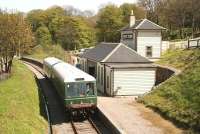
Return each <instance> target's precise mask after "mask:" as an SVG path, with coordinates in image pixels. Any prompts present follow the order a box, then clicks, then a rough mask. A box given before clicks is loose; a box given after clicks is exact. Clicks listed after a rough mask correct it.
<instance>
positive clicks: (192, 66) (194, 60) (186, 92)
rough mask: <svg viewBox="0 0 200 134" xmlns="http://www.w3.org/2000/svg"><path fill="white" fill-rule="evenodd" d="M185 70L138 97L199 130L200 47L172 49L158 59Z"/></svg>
mask: <svg viewBox="0 0 200 134" xmlns="http://www.w3.org/2000/svg"><path fill="white" fill-rule="evenodd" d="M158 63H159V64H162V65H168V66H172V67H176V68H178V69H181V70H182V73H181V74H179V75H178V76H174V77H172V78H170V79H169V80H167V81H166V82H165V83H163V84H162V85H161V86H159V87H158V88H156V89H154V90H153V91H152V92H151V93H149V94H147V95H145V96H143V97H141V98H139V101H140V102H143V103H144V104H145V105H146V106H148V107H151V108H153V109H155V110H158V111H159V112H161V114H163V115H164V116H165V117H167V118H169V119H171V120H173V121H175V122H176V123H178V124H179V125H181V126H183V127H187V128H191V129H193V130H194V129H195V130H198V129H200V50H198V49H195V50H173V51H169V52H167V53H166V54H165V55H164V56H163V57H162V59H161V60H160V61H159V62H158Z"/></svg>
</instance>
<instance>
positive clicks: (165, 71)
mask: <svg viewBox="0 0 200 134" xmlns="http://www.w3.org/2000/svg"><path fill="white" fill-rule="evenodd" d="M174 73H175V72H174V71H173V70H171V69H169V68H165V67H160V66H158V67H157V70H156V83H155V86H157V85H159V84H160V83H162V82H164V81H166V80H167V79H169V78H170V77H171V76H172V75H173V74H174Z"/></svg>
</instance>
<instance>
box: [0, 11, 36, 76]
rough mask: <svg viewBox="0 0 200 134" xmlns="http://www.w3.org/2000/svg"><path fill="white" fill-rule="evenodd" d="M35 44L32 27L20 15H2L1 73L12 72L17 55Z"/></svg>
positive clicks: (0, 35)
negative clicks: (14, 58) (13, 61)
mask: <svg viewBox="0 0 200 134" xmlns="http://www.w3.org/2000/svg"><path fill="white" fill-rule="evenodd" d="M32 44H33V35H32V32H31V27H30V26H29V25H28V24H27V22H26V21H25V20H24V17H23V16H22V15H21V14H19V13H7V12H3V13H2V14H0V63H1V71H3V72H6V73H9V72H11V66H12V60H13V57H14V55H15V54H18V55H21V53H23V52H25V51H27V50H28V49H29V48H30V46H31V45H32Z"/></svg>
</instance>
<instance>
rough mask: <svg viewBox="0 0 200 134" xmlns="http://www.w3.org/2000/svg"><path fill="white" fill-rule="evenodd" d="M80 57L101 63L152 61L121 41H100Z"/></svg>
mask: <svg viewBox="0 0 200 134" xmlns="http://www.w3.org/2000/svg"><path fill="white" fill-rule="evenodd" d="M80 57H83V58H87V59H90V60H93V61H96V62H102V63H152V62H151V61H149V60H148V59H147V58H145V57H143V56H141V55H139V54H138V53H137V52H136V51H134V50H133V49H131V48H129V47H127V46H126V45H124V44H122V43H101V44H99V45H97V46H96V47H95V48H93V49H91V50H89V51H87V52H85V53H83V54H82V55H81V56H80Z"/></svg>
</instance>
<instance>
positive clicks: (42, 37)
mask: <svg viewBox="0 0 200 134" xmlns="http://www.w3.org/2000/svg"><path fill="white" fill-rule="evenodd" d="M35 37H36V41H37V44H38V45H43V46H45V45H50V44H51V43H52V40H51V34H50V32H49V29H48V28H47V27H46V26H41V27H39V28H38V29H37V31H36V33H35Z"/></svg>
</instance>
